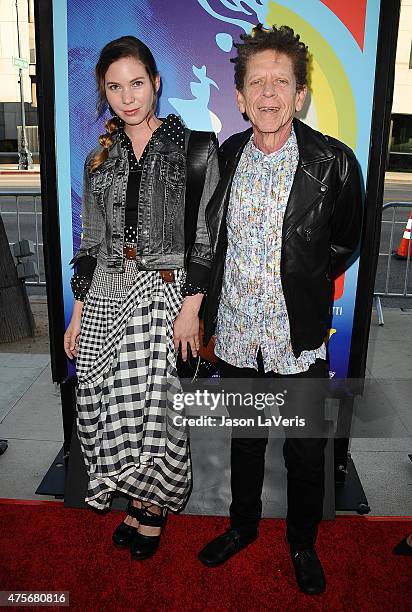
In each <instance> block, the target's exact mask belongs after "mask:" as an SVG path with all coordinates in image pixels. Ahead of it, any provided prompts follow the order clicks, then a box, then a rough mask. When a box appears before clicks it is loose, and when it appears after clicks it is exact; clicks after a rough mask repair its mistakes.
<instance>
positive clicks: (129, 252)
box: [123, 244, 175, 283]
mask: <svg viewBox="0 0 412 612" xmlns="http://www.w3.org/2000/svg"><path fill="white" fill-rule="evenodd" d="M136 254H137V251H136V247H135V246H129V245H127V244H125V245H124V247H123V255H124V257H125V258H126V259H134V260H136ZM158 272H159V274H160V276H161V277H162V279H163V281H164V282H165V283H174V282H175V271H174V270H158Z"/></svg>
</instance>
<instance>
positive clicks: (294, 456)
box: [281, 359, 329, 551]
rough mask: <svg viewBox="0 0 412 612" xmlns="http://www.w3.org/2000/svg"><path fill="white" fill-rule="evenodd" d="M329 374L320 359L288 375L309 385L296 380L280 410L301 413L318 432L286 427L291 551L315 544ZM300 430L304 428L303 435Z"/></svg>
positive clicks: (320, 505) (322, 484) (321, 492)
mask: <svg viewBox="0 0 412 612" xmlns="http://www.w3.org/2000/svg"><path fill="white" fill-rule="evenodd" d="M328 377H329V373H328V365H327V362H326V361H324V360H321V359H318V360H317V361H316V362H315V363H314V364H313V365H312V366H311V367H310V368H309V370H308V371H307V372H302V373H301V374H299V375H293V376H290V377H288V378H289V379H292V378H299V379H302V378H305V379H306V378H307V379H312V380H311V381H310V382H309V383H308V386H306V385H305V383H303V384H302V386H301V387H300V384H301V383H300V382H298V385H299V386H298V388H297V389H296V390H295V392H293V391H292V395H293V396H294V397H293V400H292V402H291V405H290V407H287V402H286V409H285V410H283V409H281V412H282V416H288V417H293V416H295V415H299V416H301V417H303V416H304V418H306V420H307V423H308V427H309V428H312V427H313V431H315V432H316V433H317V435H318V437H310V438H309V437H308V438H303V437H296V429H295V430H294V431H292V432H290V431H289V430H288V429H287V428H285V435H286V440H285V443H284V446H283V456H284V459H285V466H286V469H287V500H288V511H287V517H286V535H287V539H288V542H289V545H290V547H291V549H292V550H293V551H294V550H303V549H306V548H312V547H313V546H314V544H315V541H316V536H317V530H318V525H319V523H320V521H321V520H322V515H323V499H324V492H325V468H324V466H325V452H324V451H325V446H326V442H327V438H326V437H319V435H321V434H322V432H325V425H326V424H325V416H324V414H325V407H324V400H325V395H324V389H325V387H324V381H325V379H326V378H328ZM313 379H315V380H313ZM317 379H319V383H318V382H317ZM322 379H323V380H322ZM312 383H313V384H312ZM288 384H289V382H288ZM292 385H293V382H292ZM291 433H292V435H291ZM303 433H304V429H303V430H302V435H303ZM309 433H310V429H309ZM324 435H325V434H324Z"/></svg>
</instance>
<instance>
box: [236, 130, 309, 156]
mask: <svg viewBox="0 0 412 612" xmlns="http://www.w3.org/2000/svg"><path fill="white" fill-rule="evenodd" d="M246 146H247V148H248V150H249V153H250V155H252V157H253V160H254V161H273V162H278V161H279V160H280V159H282V158H283V157H284V156H285V155H286V154H287V153H290V152H292V151H294V150H295V149H297V146H298V143H297V140H296V134H295V129H294V127H293V125H292V129H291V132H290V134H289V138H288V139H287V141H286V142H285V143H284V144H283V145H282V146H281V148H280V149H278V150H277V151H274V152H273V153H264V152H263V151H261V150H260V149H258V148H257V146H256V145H255V143H254V140H253V132H252V135H251V137H250V139H249V142H248V143H247V145H246Z"/></svg>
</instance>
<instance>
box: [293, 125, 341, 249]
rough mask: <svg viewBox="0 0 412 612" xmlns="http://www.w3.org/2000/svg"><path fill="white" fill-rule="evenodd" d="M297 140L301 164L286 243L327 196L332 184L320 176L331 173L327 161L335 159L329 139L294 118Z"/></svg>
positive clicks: (295, 180) (297, 175)
mask: <svg viewBox="0 0 412 612" xmlns="http://www.w3.org/2000/svg"><path fill="white" fill-rule="evenodd" d="M293 125H294V128H295V134H296V140H297V143H298V148H299V164H298V167H297V169H296V173H295V178H294V181H293V184H292V189H291V191H290V195H289V200H288V203H287V206H286V211H285V216H284V219H283V242H286V241H287V240H288V238H289V237H290V235H291V234H292V232H293V231H294V229H295V228H296V226H297V225H299V222H300V220H301V219H303V218H304V217H305V215H306V214H307V213H308V212H309V211H310V210H311V209H312V208H313V206H315V204H316V203H317V202H318V201H319V200H320V198H322V197H324V196H325V194H326V192H327V191H328V186H327V185H326V184H325V183H323V182H322V181H321V180H320V179H319V178H318V177H319V176H323V177H324V176H327V174H328V173H327V172H325V164H326V165H330V164H331V163H332V161H333V159H334V157H335V156H334V154H333V151H332V150H331V149H330V147H329V145H328V142H327V140H326V138H324V136H323V135H322V134H320V133H319V132H316V131H315V130H313V129H312V128H310V127H308V126H307V125H305V124H304V123H302V122H301V121H299V120H298V119H294V121H293Z"/></svg>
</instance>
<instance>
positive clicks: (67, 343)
mask: <svg viewBox="0 0 412 612" xmlns="http://www.w3.org/2000/svg"><path fill="white" fill-rule="evenodd" d="M82 310H83V302H80V301H79V300H75V302H74V307H73V314H72V318H71V321H70V323H69V326H68V328H67V329H66V333H65V334H64V352H65V353H66V355H67V357H68V358H69V359H74V358H75V357H77V353H78V348H79V337H80V320H81V315H82Z"/></svg>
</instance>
